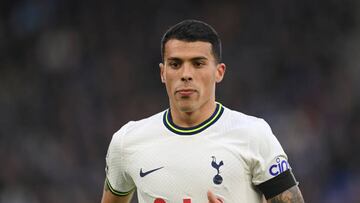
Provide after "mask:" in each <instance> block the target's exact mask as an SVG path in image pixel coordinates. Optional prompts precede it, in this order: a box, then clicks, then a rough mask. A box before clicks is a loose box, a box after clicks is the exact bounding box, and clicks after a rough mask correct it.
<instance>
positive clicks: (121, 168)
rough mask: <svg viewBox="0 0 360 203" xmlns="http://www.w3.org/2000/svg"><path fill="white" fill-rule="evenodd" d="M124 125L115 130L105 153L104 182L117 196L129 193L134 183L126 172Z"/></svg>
mask: <svg viewBox="0 0 360 203" xmlns="http://www.w3.org/2000/svg"><path fill="white" fill-rule="evenodd" d="M125 129H126V125H125V126H123V127H122V128H121V129H120V130H119V131H118V132H116V133H115V134H114V135H113V137H112V140H111V142H110V145H109V148H108V151H107V155H106V168H105V172H106V184H107V186H108V187H109V189H110V191H111V192H112V193H113V194H115V195H118V196H124V195H127V194H129V193H130V192H131V191H132V190H133V189H134V188H135V184H134V182H133V180H132V178H131V177H130V176H129V174H128V173H127V160H128V159H127V158H126V157H125V156H124V152H123V151H124V150H123V149H124V148H123V137H124V134H125V132H126V130H125Z"/></svg>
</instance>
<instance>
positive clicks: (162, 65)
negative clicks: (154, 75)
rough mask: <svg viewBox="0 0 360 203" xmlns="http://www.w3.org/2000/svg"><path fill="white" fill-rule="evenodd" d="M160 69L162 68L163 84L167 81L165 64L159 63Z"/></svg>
mask: <svg viewBox="0 0 360 203" xmlns="http://www.w3.org/2000/svg"><path fill="white" fill-rule="evenodd" d="M159 67H160V78H161V82H162V83H165V81H166V76H165V66H164V64H163V63H159Z"/></svg>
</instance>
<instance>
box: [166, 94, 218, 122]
mask: <svg viewBox="0 0 360 203" xmlns="http://www.w3.org/2000/svg"><path fill="white" fill-rule="evenodd" d="M215 108H216V103H215V101H214V100H213V101H208V102H205V103H204V104H202V105H201V106H200V107H198V108H194V109H193V110H190V111H181V110H180V109H179V108H176V107H174V105H171V106H170V109H171V116H172V120H173V122H174V123H175V124H176V125H178V126H181V127H194V126H196V125H199V124H200V123H202V122H204V121H205V120H206V119H208V118H209V117H210V116H211V115H212V114H213V113H214V111H215Z"/></svg>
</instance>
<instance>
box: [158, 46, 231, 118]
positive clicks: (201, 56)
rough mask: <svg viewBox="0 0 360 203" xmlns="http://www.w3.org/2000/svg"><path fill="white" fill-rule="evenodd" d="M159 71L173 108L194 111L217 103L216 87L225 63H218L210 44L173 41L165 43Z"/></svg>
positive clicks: (222, 74) (222, 73)
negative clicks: (213, 102)
mask: <svg viewBox="0 0 360 203" xmlns="http://www.w3.org/2000/svg"><path fill="white" fill-rule="evenodd" d="M160 71H161V72H160V73H161V80H162V82H163V83H164V84H165V86H166V90H167V93H168V96H169V100H170V106H171V107H173V108H176V109H177V110H179V111H182V112H194V111H196V110H197V109H199V108H201V107H202V106H203V105H205V104H208V103H209V102H212V101H215V84H216V83H217V82H220V81H221V80H222V78H223V76H224V73H225V64H223V63H217V61H216V60H215V57H214V55H213V52H212V46H211V44H210V43H208V42H202V41H196V42H186V41H181V40H176V39H171V40H169V41H167V42H166V44H165V51H164V64H163V63H161V64H160Z"/></svg>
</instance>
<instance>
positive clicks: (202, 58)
mask: <svg viewBox="0 0 360 203" xmlns="http://www.w3.org/2000/svg"><path fill="white" fill-rule="evenodd" d="M167 60H169V61H183V60H182V59H181V58H178V57H170V58H167ZM198 60H206V61H207V60H209V59H208V58H206V57H204V56H198V57H194V58H191V59H190V61H198Z"/></svg>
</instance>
